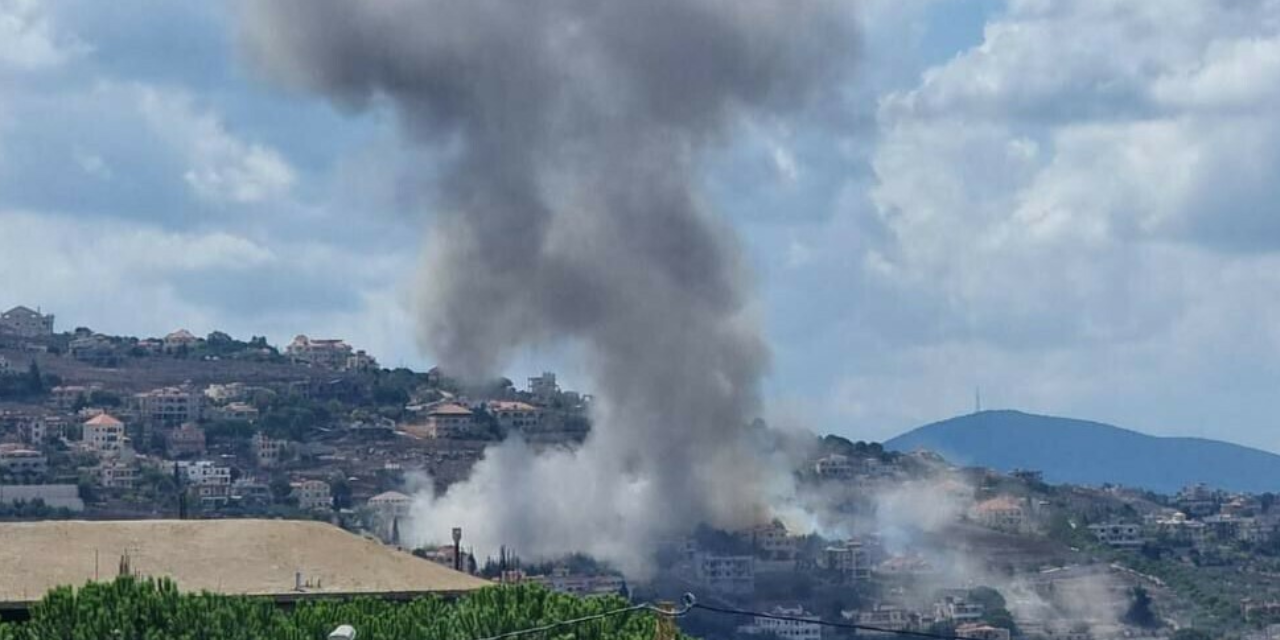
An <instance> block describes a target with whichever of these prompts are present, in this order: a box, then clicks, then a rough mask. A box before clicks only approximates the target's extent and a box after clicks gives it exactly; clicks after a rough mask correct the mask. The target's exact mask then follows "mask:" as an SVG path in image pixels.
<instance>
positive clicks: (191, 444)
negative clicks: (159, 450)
mask: <svg viewBox="0 0 1280 640" xmlns="http://www.w3.org/2000/svg"><path fill="white" fill-rule="evenodd" d="M165 444H166V447H167V448H168V450H169V455H171V456H174V457H181V456H198V455H203V454H204V451H205V436H204V429H201V428H200V426H199V425H197V424H195V423H194V422H188V423H186V424H184V425H182V426H181V427H178V428H177V429H174V430H173V431H170V432H169V433H168V435H166V436H165Z"/></svg>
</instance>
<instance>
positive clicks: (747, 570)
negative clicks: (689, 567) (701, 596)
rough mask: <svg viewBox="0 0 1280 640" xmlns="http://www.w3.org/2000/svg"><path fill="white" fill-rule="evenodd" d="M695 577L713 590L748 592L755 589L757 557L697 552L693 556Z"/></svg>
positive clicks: (732, 592) (737, 592) (733, 592)
mask: <svg viewBox="0 0 1280 640" xmlns="http://www.w3.org/2000/svg"><path fill="white" fill-rule="evenodd" d="M693 575H694V578H695V579H696V580H697V581H698V582H701V583H702V584H705V585H707V587H708V588H709V589H711V590H713V591H719V592H721V593H729V594H746V593H751V592H752V591H755V588H756V572H755V558H753V557H751V556H722V555H716V554H712V553H697V554H694V558H693Z"/></svg>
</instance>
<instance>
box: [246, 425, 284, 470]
mask: <svg viewBox="0 0 1280 640" xmlns="http://www.w3.org/2000/svg"><path fill="white" fill-rule="evenodd" d="M288 446H289V443H288V441H285V440H276V439H275V438H269V437H267V435H266V434H265V433H262V432H258V433H255V434H253V455H254V458H255V459H256V460H257V461H258V466H259V467H274V466H276V465H278V464H280V462H281V460H283V459H284V453H285V450H286V448H287V447H288Z"/></svg>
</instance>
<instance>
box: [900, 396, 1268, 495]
mask: <svg viewBox="0 0 1280 640" xmlns="http://www.w3.org/2000/svg"><path fill="white" fill-rule="evenodd" d="M885 447H886V448H889V449H893V450H898V451H913V450H916V449H929V450H932V451H935V452H937V453H939V454H941V455H943V456H945V457H946V458H947V459H948V460H950V461H952V462H955V463H958V464H965V465H974V466H983V467H991V468H994V469H998V470H1001V471H1010V470H1013V469H1036V470H1039V471H1042V472H1044V478H1045V480H1046V481H1048V482H1053V483H1072V484H1083V485H1099V484H1103V483H1112V484H1122V485H1126V486H1132V487H1141V488H1145V489H1151V490H1154V491H1159V492H1162V493H1173V492H1176V491H1177V490H1178V489H1180V488H1182V487H1184V486H1186V485H1189V484H1194V483H1197V482H1203V483H1206V484H1208V485H1210V486H1214V487H1219V488H1222V489H1228V490H1233V491H1249V492H1254V493H1262V492H1267V491H1272V492H1275V491H1280V456H1278V455H1275V454H1272V453H1268V452H1265V451H1261V450H1258V449H1251V448H1248V447H1243V446H1240V445H1235V444H1230V443H1227V442H1220V441H1216V440H1207V439H1203V438H1165V437H1156V436H1149V435H1146V434H1142V433H1138V432H1136V431H1130V430H1128V429H1121V428H1119V427H1114V426H1111V425H1108V424H1102V423H1098V422H1088V421H1084V420H1073V419H1069V418H1055V417H1051V416H1040V415H1032V414H1027V413H1021V412H1018V411H983V412H981V413H975V414H970V415H966V416H959V417H956V418H951V419H949V420H944V421H942V422H936V423H933V424H930V425H925V426H923V427H920V428H918V429H915V430H913V431H910V432H908V433H905V434H903V435H901V436H898V437H896V438H894V439H892V440H889V441H888V442H886V443H885Z"/></svg>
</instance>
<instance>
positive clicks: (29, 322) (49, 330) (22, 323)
mask: <svg viewBox="0 0 1280 640" xmlns="http://www.w3.org/2000/svg"><path fill="white" fill-rule="evenodd" d="M0 333H12V334H14V335H17V336H22V337H24V338H38V337H41V336H51V335H53V314H49V315H43V314H41V313H40V312H39V311H32V310H31V309H29V308H27V307H23V306H17V307H14V308H12V309H10V310H8V311H5V312H4V313H0Z"/></svg>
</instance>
